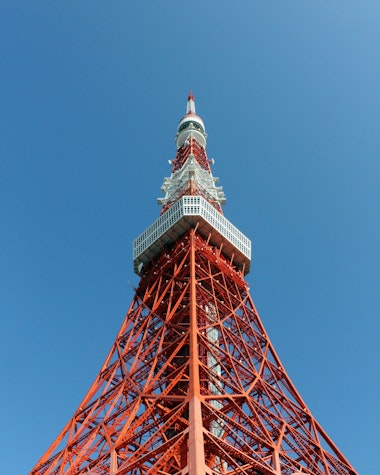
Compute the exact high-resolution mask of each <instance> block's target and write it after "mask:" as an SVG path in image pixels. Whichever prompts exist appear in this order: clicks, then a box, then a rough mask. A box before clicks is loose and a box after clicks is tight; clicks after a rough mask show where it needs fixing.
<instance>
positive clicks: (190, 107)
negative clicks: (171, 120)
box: [186, 90, 195, 115]
mask: <svg viewBox="0 0 380 475" xmlns="http://www.w3.org/2000/svg"><path fill="white" fill-rule="evenodd" d="M186 114H187V115H189V114H195V99H194V96H193V92H192V91H191V90H190V93H189V96H188V98H187V108H186Z"/></svg>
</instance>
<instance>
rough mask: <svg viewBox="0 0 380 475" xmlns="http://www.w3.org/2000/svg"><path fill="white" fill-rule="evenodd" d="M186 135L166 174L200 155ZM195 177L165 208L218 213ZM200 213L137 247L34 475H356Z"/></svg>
mask: <svg viewBox="0 0 380 475" xmlns="http://www.w3.org/2000/svg"><path fill="white" fill-rule="evenodd" d="M192 101H193V98H192V96H191V95H190V97H189V102H190V107H188V114H187V116H185V118H186V117H188V116H189V115H190V116H191V115H193V116H194V115H195V109H194V106H193V105H192ZM189 109H190V112H189ZM195 117H196V118H198V116H195ZM192 118H193V117H192ZM181 122H182V123H183V122H184V119H183V120H182V121H181ZM181 122H180V126H179V134H181V133H182V131H183V129H182V130H180V127H181V125H182V124H181ZM202 125H203V124H202ZM185 138H186V140H184V142H183V143H181V137H180V139H177V141H178V140H179V142H180V143H179V152H178V154H177V158H178V157H180V160H181V163H180V165H178V163H179V162H178V160H177V162H175V161H174V163H173V174H175V173H176V172H178V171H180V169H182V168H183V166H185V164H186V163H188V158H189V157H195V159H197V154H194V149H191V150H190V148H191V147H190V148H189V146H191V141H192V140H195V139H194V136H193V135H191V136H190V137H185ZM188 142H189V143H188ZM197 143H198V142H197ZM177 146H178V143H177ZM186 147H187V148H188V149H189V150H188V153H187V158H186V157H184V154H185V148H186ZM199 149H200V150H201V152H202V154H201V155H200V157H201V159H202V161H201V160H199V161H197V163H201V164H202V166H203V169H204V170H205V172H206V173H210V170H209V169H208V166H209V165H208V161H207V160H206V159H207V156H206V155H205V150H204V147H203V146H200V147H199ZM205 157H206V158H205ZM173 176H174V175H173ZM191 177H194V174H193V175H191V174H190V179H189V181H190V182H187V181H186V180H185V181H183V180H182V178H181V181H180V183H181V185H180V186H177V187H176V186H175V183H174V184H173V186H172V185H170V187H171V188H172V191H171V192H172V193H174V194H175V199H171V196H169V197H167V199H166V201H165V202H164V203H162V204H163V206H164V210H163V212H164V213H165V212H167V210H169V209H170V208H171V206H172V205H173V203H176V202H178V200H179V199H180V197H181V196H203V197H204V196H207V197H208V198H209V200H208V202H212V205H213V206H214V207H215V209H217V210H218V213H221V210H220V202H218V201H217V199H215V197H216V198H217V197H219V198H220V201H221V200H223V199H224V195H222V194H221V191H220V190H218V193H219V194H217V193H214V198H213V199H210V195H211V196H212V190H211V193H210V192H207V193H206V192H204V193H202V194H199V193H198V192H197V186H196V185H197V183H196V180H194V179H192V178H191ZM174 178H175V176H174ZM191 181H193V183H191ZM170 187H169V188H170ZM181 187H182V188H181ZM173 190H174V191H173ZM183 190H186V193H182V191H183ZM197 213H198V210H197V209H195V208H194V215H192V216H191V219H189V220H188V221H186V222H187V223H188V226H187V229H186V225H185V224H183V222H182V221H176V223H177V227H174V226H175V225H174V224H173V228H172V231H173V232H172V233H171V234H170V233H169V234H168V232H167V231H162V232H161V234H160V233H159V232H157V233H156V235H155V236H156V238H155V239H156V240H155V239H153V238H152V239H150V241H149V244H148V245H146V246H145V245H143V247H142V248H141V249H143V250H144V252H145V250H146V248H148V249H150V251H149V252H148V253H145V254H144V252H143V251H142V250H141V249H140V248H139V249H140V250H139V251H138V252H137V253H136V256H135V268H136V271H138V273H139V274H140V275H141V280H140V283H139V286H138V288H137V289H136V293H135V296H134V298H133V300H132V303H131V305H130V308H129V311H128V313H127V315H126V318H125V320H124V323H123V325H122V327H121V329H120V331H119V333H118V335H117V337H116V340H115V342H114V344H113V346H112V349H111V351H110V353H109V355H108V357H107V359H106V361H105V363H104V365H103V367H102V368H101V370H100V372H99V375H98V376H97V378H96V380H95V382H94V383H93V385H92V387H91V388H90V390H89V392H88V393H87V395H86V397H85V398H84V400H83V401H82V403H81V404H80V406H79V408H78V410H77V411H76V413H75V414H74V416H73V417H72V419H71V420H70V421H69V422H68V424H67V425H66V427H65V428H64V429H63V431H62V432H61V434H60V435H59V436H58V437H57V439H56V440H55V442H54V443H53V445H52V446H51V447H50V449H49V450H48V451H47V452H46V454H45V455H44V456H43V457H42V458H41V460H40V461H39V463H38V464H37V466H36V467H35V468H34V469H33V470H32V472H31V474H32V475H37V474H41V475H42V474H49V475H53V474H55V475H58V474H67V475H69V474H70V475H74V474H75V475H79V474H87V475H89V474H92V475H95V474H99V475H106V474H109V475H124V474H128V475H156V474H160V475H175V474H178V475H179V474H181V475H186V474H189V475H205V474H208V475H217V474H226V475H235V474H236V475H237V474H239V475H295V474H301V473H302V474H308V475H356V472H355V470H354V469H353V468H352V467H351V465H350V464H349V462H348V461H347V460H346V458H345V457H344V456H343V455H342V454H341V453H340V451H339V450H338V449H337V448H336V446H335V445H334V443H333V442H332V441H331V440H330V439H329V437H328V436H327V434H326V433H325V432H324V430H323V429H322V427H321V426H320V425H319V424H318V422H317V421H316V420H315V419H314V417H313V416H312V414H311V413H310V411H309V409H308V408H307V406H306V404H305V403H304V401H303V400H302V398H301V396H300V395H299V394H298V392H297V390H296V388H295V387H294V385H293V384H292V382H291V380H290V378H289V377H288V375H287V374H286V372H285V370H284V368H283V366H282V364H281V362H280V360H279V358H278V356H277V354H276V352H275V350H274V348H273V345H272V344H271V342H270V339H269V337H268V335H267V333H266V331H265V329H264V326H263V324H262V322H261V320H260V318H259V316H258V313H257V311H256V309H255V306H254V303H253V301H252V299H251V296H250V294H249V289H248V285H247V283H246V281H245V279H244V272H245V270H246V266H245V263H244V259H243V258H242V257H241V255H240V258H239V259H237V260H236V256H235V253H234V252H233V250H231V249H232V247H233V244H231V242H229V244H228V245H226V242H225V240H223V239H222V238H221V236H220V232H219V231H218V232H216V231H215V229H216V228H215V227H214V226H213V225H212V224H209V225H207V223H206V224H205V221H203V220H202V219H201V218H199V219H196V218H197V216H198V214H197ZM190 215H191V213H190ZM161 216H163V215H161ZM168 216H169V215H168ZM165 219H166V218H165ZM181 219H182V218H181ZM178 222H181V223H182V225H181V226H179V225H178ZM173 223H174V220H173ZM148 229H149V228H148ZM165 229H166V228H165ZM154 230H155V228H153V231H154ZM222 234H223V233H222ZM146 235H149V236H150V231H149V233H148V234H145V235H144V236H146ZM144 236H143V237H144ZM215 236H216V237H215ZM144 239H145V237H144ZM157 241H159V242H160V243H161V246H158V245H157ZM232 241H233V239H232ZM136 242H137V244H136V245H139V246H141V243H142V242H143V239H142V238H141V239H137V240H136ZM144 246H145V247H144ZM231 246H232V247H231ZM226 248H227V250H228V251H227V252H226ZM236 255H239V252H238V249H237V250H236ZM142 256H143V257H142ZM136 264H137V265H136Z"/></svg>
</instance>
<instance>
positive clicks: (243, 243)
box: [133, 196, 251, 271]
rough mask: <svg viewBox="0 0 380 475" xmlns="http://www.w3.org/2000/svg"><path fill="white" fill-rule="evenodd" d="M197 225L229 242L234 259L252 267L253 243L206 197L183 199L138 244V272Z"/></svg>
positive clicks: (136, 252)
mask: <svg viewBox="0 0 380 475" xmlns="http://www.w3.org/2000/svg"><path fill="white" fill-rule="evenodd" d="M192 217H193V218H194V219H192ZM197 221H200V222H202V225H203V226H200V229H202V230H203V232H202V231H201V233H202V234H206V235H207V234H209V233H212V234H213V235H215V236H219V240H220V241H221V242H222V241H224V240H227V241H228V242H229V243H230V245H232V247H233V248H234V249H232V248H231V246H229V247H230V248H231V255H232V254H234V255H235V254H236V255H240V256H241V257H242V259H243V261H245V263H247V264H248V263H249V261H250V259H251V241H250V240H249V239H248V238H247V237H246V236H245V235H244V234H243V233H242V232H240V231H239V230H238V229H237V228H236V227H235V226H234V225H233V224H232V223H230V221H228V219H227V218H225V217H224V216H223V215H222V214H220V213H219V212H218V211H217V210H216V209H215V208H214V207H213V206H211V205H210V203H208V202H207V201H206V200H205V199H204V198H203V197H202V196H182V198H180V199H179V200H178V201H177V202H176V203H174V204H173V205H172V206H171V207H170V208H169V209H168V210H167V211H165V213H164V214H162V215H161V216H160V217H159V218H158V219H157V220H156V221H155V222H154V223H153V224H151V225H150V226H149V227H148V228H147V229H146V230H145V231H144V232H143V233H142V234H140V236H138V237H137V238H136V239H135V240H134V242H133V259H134V264H135V270H136V271H137V269H138V267H139V265H140V264H141V263H145V262H146V261H147V260H149V259H151V258H152V257H154V256H155V255H157V254H158V253H159V252H160V250H161V249H162V247H163V246H164V245H165V244H168V243H170V242H173V239H176V238H178V237H179V236H181V235H182V234H183V233H184V232H185V231H186V230H187V229H190V228H191V227H193V225H194V224H195V223H196V222H197ZM169 231H170V232H169ZM236 251H237V252H236Z"/></svg>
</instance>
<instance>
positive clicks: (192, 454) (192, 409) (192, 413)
mask: <svg viewBox="0 0 380 475" xmlns="http://www.w3.org/2000/svg"><path fill="white" fill-rule="evenodd" d="M194 241H195V239H194V230H192V231H191V233H190V328H189V331H190V355H189V357H190V361H189V364H190V367H189V373H190V374H189V377H190V386H189V459H188V474H189V475H205V474H206V472H207V471H208V469H207V467H206V464H205V451H204V437H203V424H202V408H201V399H200V395H201V394H200V381H199V354H198V337H197V333H198V324H197V301H196V298H197V289H196V285H197V282H196V277H195V242H194Z"/></svg>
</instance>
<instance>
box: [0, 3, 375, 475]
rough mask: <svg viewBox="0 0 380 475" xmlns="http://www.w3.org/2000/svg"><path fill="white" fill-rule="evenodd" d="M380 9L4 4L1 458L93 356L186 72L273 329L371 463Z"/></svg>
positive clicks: (260, 304)
mask: <svg viewBox="0 0 380 475" xmlns="http://www.w3.org/2000/svg"><path fill="white" fill-rule="evenodd" d="M379 18H380V3H379V2H378V0H360V1H359V0H357V1H353V0H335V1H333V2H331V1H327V0H308V1H305V0H271V1H264V0H262V1H253V0H251V1H243V0H242V1H237V2H227V1H224V2H223V1H205V2H175V1H169V0H168V1H150V2H147V1H140V2H129V1H127V0H123V1H121V0H118V1H116V0H110V1H99V0H80V1H72V0H65V1H63V0H56V1H50V0H49V1H47V0H41V1H30V0H25V1H19V0H12V1H3V2H0V44H1V56H0V110H1V114H0V122H1V124H0V125H1V134H0V225H1V232H0V292H1V298H0V317H1V328H0V331H1V355H0V356H1V382H2V389H1V392H0V403H1V408H2V417H1V420H2V424H1V425H2V429H1V432H2V443H1V452H2V457H1V461H0V473H4V474H14V475H22V474H26V473H27V472H28V471H29V470H31V469H32V467H33V466H34V464H35V463H36V462H37V460H38V459H39V457H40V456H41V455H42V454H43V453H44V451H45V450H46V449H47V448H48V446H49V445H50V443H52V442H53V440H54V438H55V437H56V435H57V434H58V432H59V431H60V430H61V428H62V427H63V426H64V424H65V423H66V422H67V420H68V419H69V418H70V417H71V415H72V414H73V412H74V411H75V409H76V408H77V406H78V404H79V402H80V401H81V399H82V397H83V396H84V394H85V392H86V391H87V389H88V388H89V386H90V384H91V383H92V381H93V379H94V377H95V376H96V374H97V372H98V370H99V368H100V366H101V364H102V363H103V360H104V358H105V356H106V354H107V352H108V350H109V348H110V346H111V344H112V342H113V340H114V337H115V336H116V333H117V331H118V329H119V327H120V325H121V323H122V320H123V318H124V314H125V312H126V311H127V309H128V306H129V303H130V301H131V298H132V295H133V286H134V285H136V284H137V282H138V279H137V277H136V276H135V275H134V274H133V267H132V251H131V247H132V241H133V239H134V238H135V237H136V236H137V235H138V234H139V233H140V232H142V231H143V230H144V229H145V228H146V227H147V226H148V225H149V224H150V223H151V222H152V221H153V220H154V219H156V217H157V216H158V214H159V210H160V209H159V207H158V206H157V204H156V198H157V197H159V196H161V192H160V187H161V184H162V181H163V177H164V176H167V175H168V174H169V173H170V168H169V165H168V162H167V161H168V159H172V158H173V157H174V155H175V146H174V140H173V139H174V134H175V130H176V126H177V122H178V120H179V119H180V117H181V116H182V115H183V114H184V112H185V106H186V98H187V94H188V92H189V89H192V90H193V92H194V95H195V97H196V105H197V112H198V113H199V114H200V115H201V116H202V118H203V119H204V121H205V124H206V129H207V132H208V134H209V141H208V148H207V150H208V154H209V158H211V157H213V158H214V159H215V166H214V168H213V173H214V175H215V176H219V177H220V184H221V185H222V186H223V187H224V191H225V193H226V196H227V204H226V206H225V207H224V212H225V215H226V217H227V218H228V219H230V220H231V221H232V222H233V223H234V224H235V225H236V226H238V227H239V228H240V229H241V230H242V231H243V232H244V233H245V234H247V235H248V236H249V237H250V238H251V239H252V241H253V263H252V271H251V274H250V275H248V277H247V280H248V281H249V283H250V286H251V293H252V296H253V298H254V300H255V303H256V305H257V308H258V310H259V313H260V315H261V318H262V320H263V322H264V325H265V327H266V329H267V331H268V333H269V335H270V337H271V340H272V342H273V343H274V345H275V347H276V349H277V352H278V353H279V356H280V358H281V359H282V361H283V363H284V366H285V367H286V369H287V371H288V373H289V375H290V377H291V378H292V379H293V381H294V383H295V385H296V386H297V388H298V390H299V391H300V393H301V395H302V396H303V397H304V399H305V401H306V403H307V404H308V406H309V408H310V409H311V411H312V412H313V414H314V416H315V417H316V418H317V419H318V420H319V422H320V423H321V424H322V426H323V427H324V428H325V429H326V431H327V433H328V434H329V436H330V437H331V438H332V439H333V440H334V442H335V443H336V444H337V445H338V447H339V448H340V449H341V450H342V451H343V453H344V454H345V455H346V457H347V458H348V459H349V460H350V461H351V463H352V464H353V465H354V467H355V468H356V469H357V470H358V471H359V473H361V474H362V475H364V474H368V475H374V474H375V473H377V470H378V467H379V464H378V427H379V423H380V420H379V402H380V391H379V386H380V385H379V337H380V334H379V313H380V312H379V297H378V291H379V264H380V258H379V257H380V256H379V238H380V225H379V177H380V173H379V168H380V167H379V149H380V139H379V122H380V87H379V85H380V28H379Z"/></svg>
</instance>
